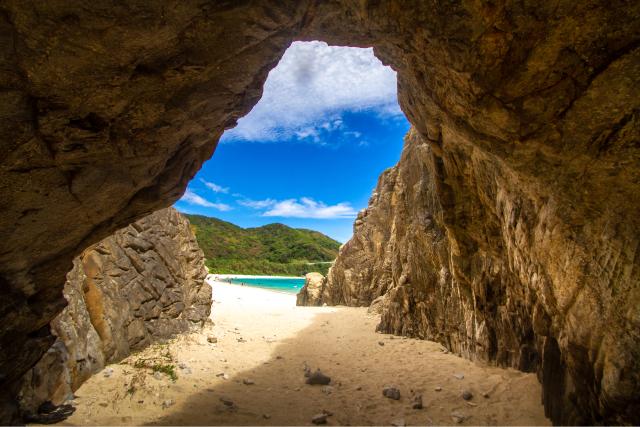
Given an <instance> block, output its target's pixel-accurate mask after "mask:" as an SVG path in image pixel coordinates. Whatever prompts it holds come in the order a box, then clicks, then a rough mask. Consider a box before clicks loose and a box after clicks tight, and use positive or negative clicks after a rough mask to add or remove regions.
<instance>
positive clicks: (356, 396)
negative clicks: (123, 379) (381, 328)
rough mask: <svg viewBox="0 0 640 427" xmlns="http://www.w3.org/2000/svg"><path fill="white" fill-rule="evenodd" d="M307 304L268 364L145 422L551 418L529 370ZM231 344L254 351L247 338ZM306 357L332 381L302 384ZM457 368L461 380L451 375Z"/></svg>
mask: <svg viewBox="0 0 640 427" xmlns="http://www.w3.org/2000/svg"><path fill="white" fill-rule="evenodd" d="M300 309H301V310H305V309H306V308H300ZM308 309H309V310H316V311H318V313H317V314H315V316H314V317H313V319H312V321H311V324H310V325H309V326H307V327H305V328H304V329H302V330H301V331H300V332H299V333H298V334H296V336H295V337H294V338H291V339H285V340H281V341H278V342H274V343H271V344H270V346H271V349H272V351H271V358H270V359H269V360H268V361H266V362H264V363H262V364H260V365H258V366H255V367H250V366H247V367H246V368H245V369H244V370H242V371H240V372H237V373H235V374H233V375H231V376H230V378H229V379H228V380H226V381H223V380H219V381H216V380H214V379H212V381H211V382H212V383H213V384H214V385H211V386H208V387H207V388H206V389H200V390H198V391H195V390H194V392H193V394H190V395H189V396H188V397H185V398H184V400H182V401H181V400H178V403H177V404H176V405H175V406H173V407H171V408H170V409H168V410H166V412H167V413H166V415H164V416H161V417H160V418H156V419H155V420H154V421H153V423H152V424H153V425H156V424H163V425H305V424H311V419H312V417H313V416H314V415H316V414H319V413H321V412H322V411H323V410H324V411H329V412H330V413H332V414H333V415H332V416H330V417H328V419H327V423H328V424H330V425H385V424H386V425H389V424H392V423H394V424H401V423H407V424H413V425H416V424H418V425H430V424H452V423H454V421H456V419H455V418H452V415H451V414H452V412H455V413H458V414H459V415H461V416H462V417H463V419H462V421H461V423H462V424H468V425H477V424H498V425H501V424H521V425H532V424H537V425H539V424H546V425H548V424H549V423H548V421H547V420H546V419H545V418H544V415H543V409H542V406H541V405H540V386H539V385H538V383H537V381H536V380H535V377H534V376H533V375H527V374H522V373H520V372H517V371H513V370H504V369H498V368H493V367H483V366H480V365H477V364H474V363H471V362H469V361H467V360H464V359H461V358H458V357H456V356H453V355H451V354H444V353H443V352H442V351H441V346H440V345H439V344H436V343H434V342H430V341H421V340H413V339H401V338H399V337H392V336H389V335H380V334H375V333H373V330H374V328H375V324H376V323H377V319H376V318H373V317H368V316H367V315H366V314H365V311H364V309H354V308H335V310H334V311H333V312H331V313H326V312H321V311H320V310H319V309H316V308H308ZM253 339H255V338H253ZM234 345H235V344H234ZM237 345H238V346H246V351H248V352H250V351H254V350H255V349H254V348H253V346H252V342H251V341H249V342H247V343H238V344H237ZM215 362H216V364H218V365H223V363H218V359H215ZM305 362H306V363H307V364H308V365H309V367H310V368H311V369H312V370H315V369H316V368H320V369H321V370H322V372H323V373H325V374H327V375H329V376H330V377H331V379H332V381H331V384H330V386H328V387H324V386H311V385H307V384H305V377H304V372H303V366H304V363H305ZM212 369H214V370H216V372H218V371H217V370H218V369H219V370H220V371H223V370H224V368H223V367H222V366H216V367H215V368H212ZM459 373H463V374H464V379H462V380H460V379H458V378H456V377H455V376H454V374H459ZM193 375H199V374H196V373H194V374H193ZM207 375H215V374H207ZM243 380H252V381H253V384H250V385H247V384H244V383H243ZM385 385H394V386H396V387H398V388H399V389H400V392H401V395H402V396H401V398H400V400H392V399H388V398H386V397H384V396H383V395H382V389H383V387H384V386H385ZM437 388H441V390H439V391H436V389H437ZM464 390H468V391H471V392H472V393H473V395H474V398H473V399H472V401H470V402H467V401H465V400H463V399H462V398H461V394H462V392H463V391H464ZM412 391H414V392H416V393H420V394H422V396H423V401H424V409H413V408H412V395H413V393H412ZM485 393H488V395H489V396H490V397H489V398H485V397H483V394H485ZM223 400H224V401H227V402H229V401H231V402H233V404H232V405H231V406H228V405H227V404H225V403H224V402H223ZM159 410H160V409H159ZM150 424H151V423H150Z"/></svg>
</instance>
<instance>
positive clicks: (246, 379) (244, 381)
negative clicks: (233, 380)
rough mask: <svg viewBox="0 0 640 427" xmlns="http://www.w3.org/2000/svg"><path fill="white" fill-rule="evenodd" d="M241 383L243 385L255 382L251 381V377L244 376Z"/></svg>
mask: <svg viewBox="0 0 640 427" xmlns="http://www.w3.org/2000/svg"><path fill="white" fill-rule="evenodd" d="M242 384H244V385H253V384H255V381H253V380H252V379H251V378H245V379H243V380H242Z"/></svg>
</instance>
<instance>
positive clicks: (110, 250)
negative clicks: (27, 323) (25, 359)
mask: <svg viewBox="0 0 640 427" xmlns="http://www.w3.org/2000/svg"><path fill="white" fill-rule="evenodd" d="M206 275H207V270H206V268H205V266H204V255H203V253H202V250H200V248H199V247H198V244H197V242H196V239H195V236H194V235H193V232H192V230H191V228H190V225H189V221H187V219H186V218H184V217H183V216H182V215H180V214H179V213H178V212H177V211H176V210H175V209H173V208H167V209H163V210H160V211H158V212H155V213H153V214H151V215H149V216H147V217H145V218H143V219H141V220H138V221H136V222H134V223H133V224H131V225H130V226H128V227H126V228H124V229H121V230H119V231H117V232H116V233H114V235H113V236H110V237H108V238H106V239H104V240H102V241H101V242H100V243H98V244H97V245H94V246H93V247H91V248H89V249H87V250H86V251H84V253H82V254H81V255H80V256H78V257H77V258H76V259H75V260H74V266H73V270H71V272H69V274H67V282H66V283H65V287H64V295H65V298H66V300H67V301H68V303H69V305H68V306H67V307H66V308H65V309H64V310H63V311H62V313H60V314H59V315H58V316H57V317H56V318H55V319H54V320H53V321H52V322H51V329H52V331H53V333H54V334H55V336H56V337H57V339H56V341H55V343H54V345H53V346H52V347H51V348H50V349H49V350H48V351H47V352H46V353H45V354H44V356H43V357H42V359H41V360H40V361H39V362H38V363H37V364H36V366H35V367H34V368H33V369H31V370H30V371H29V372H28V373H27V374H26V375H25V377H24V378H23V384H22V388H21V392H20V406H21V409H22V411H23V412H27V413H29V412H30V413H34V412H35V410H36V409H37V408H38V406H39V405H40V404H41V403H43V402H44V401H47V400H51V401H52V402H53V403H54V404H56V405H57V404H60V403H62V402H63V401H64V400H65V399H67V398H69V397H70V396H71V395H72V393H73V391H75V390H76V389H78V388H79V387H80V385H81V384H82V383H83V382H84V381H86V380H87V379H88V378H89V377H90V376H91V375H93V374H94V373H96V372H98V371H99V370H101V369H102V368H103V367H104V366H105V364H107V363H110V362H115V361H118V360H120V359H122V358H124V357H126V356H127V355H128V354H129V353H130V352H131V351H132V350H135V349H140V348H142V347H144V346H146V345H148V344H149V343H150V342H152V341H153V340H156V339H159V338H167V337H170V336H171V335H173V334H176V333H178V332H183V331H187V330H188V329H189V328H190V327H192V326H195V325H202V324H204V322H205V321H206V320H207V319H208V318H209V314H210V311H211V287H210V286H209V285H208V284H207V283H206V282H205V280H204V279H205V277H206Z"/></svg>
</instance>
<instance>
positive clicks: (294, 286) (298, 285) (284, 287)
mask: <svg viewBox="0 0 640 427" xmlns="http://www.w3.org/2000/svg"><path fill="white" fill-rule="evenodd" d="M223 281H229V282H231V283H233V284H236V285H241V284H243V283H244V284H245V285H247V286H254V287H256V288H264V289H271V290H274V291H280V292H288V293H291V294H297V293H298V292H300V289H302V286H304V278H300V279H297V278H296V279H281V278H276V277H274V278H271V277H270V278H265V279H262V278H245V279H242V278H237V279H224V280H223Z"/></svg>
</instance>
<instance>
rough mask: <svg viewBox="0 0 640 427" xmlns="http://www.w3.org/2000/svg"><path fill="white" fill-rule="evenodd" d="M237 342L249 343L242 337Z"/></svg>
mask: <svg viewBox="0 0 640 427" xmlns="http://www.w3.org/2000/svg"><path fill="white" fill-rule="evenodd" d="M236 341H238V342H247V340H245V339H244V338H242V337H240V338H238V339H236Z"/></svg>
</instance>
